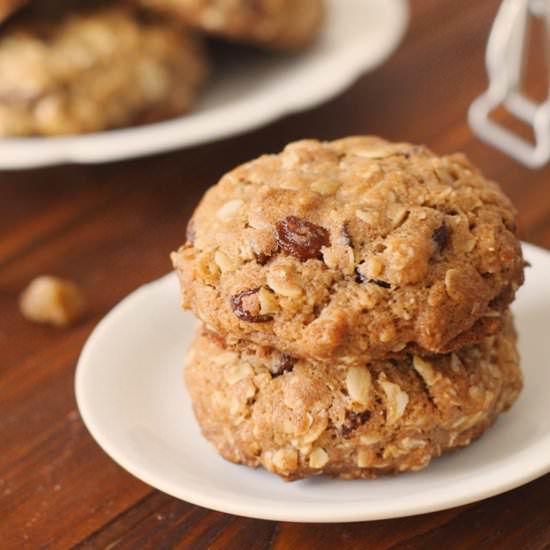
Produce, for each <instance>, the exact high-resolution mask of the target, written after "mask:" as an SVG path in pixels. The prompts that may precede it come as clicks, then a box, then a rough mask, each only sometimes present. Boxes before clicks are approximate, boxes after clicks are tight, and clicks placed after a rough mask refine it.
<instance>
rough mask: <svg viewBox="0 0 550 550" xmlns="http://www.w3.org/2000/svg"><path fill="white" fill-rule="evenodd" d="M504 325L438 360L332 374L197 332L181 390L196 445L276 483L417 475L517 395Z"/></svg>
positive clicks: (509, 332)
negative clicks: (197, 436)
mask: <svg viewBox="0 0 550 550" xmlns="http://www.w3.org/2000/svg"><path fill="white" fill-rule="evenodd" d="M518 359H519V358H518V353H517V349H516V334H515V331H514V328H513V324H512V321H511V319H508V321H507V324H506V328H505V330H504V332H503V333H501V334H499V335H497V336H494V337H490V338H488V339H485V340H483V341H482V342H481V343H479V344H476V345H473V346H469V347H466V348H462V349H461V350H459V351H457V352H455V353H452V354H446V355H437V356H432V357H430V358H420V357H417V356H410V357H408V358H407V359H403V360H399V361H398V360H388V361H378V362H374V363H370V364H368V365H367V366H365V367H354V368H347V367H341V368H340V367H338V366H335V365H334V366H327V365H320V364H314V363H311V362H307V361H303V360H296V359H294V358H292V357H289V356H288V355H285V354H281V353H278V352H276V351H272V350H266V349H262V348H255V349H253V350H251V349H247V350H246V351H244V350H243V351H242V352H240V353H237V352H235V351H228V350H225V349H224V348H223V342H222V341H221V340H219V338H218V339H216V338H215V337H213V336H212V335H211V334H209V333H207V332H205V331H204V332H202V333H200V334H199V335H198V336H197V337H196V339H195V341H194V342H193V344H192V346H191V349H190V351H189V356H188V360H187V366H186V370H185V381H186V384H187V388H188V390H189V392H190V394H191V398H192V400H193V407H194V411H195V415H196V417H197V420H198V422H199V424H200V425H201V428H202V431H203V434H204V436H205V437H206V438H207V439H208V440H210V441H211V442H212V443H213V444H214V446H215V447H216V448H217V450H218V451H219V452H220V454H221V455H222V456H223V457H224V458H226V459H227V460H230V461H232V462H236V463H241V464H246V465H248V466H252V467H259V466H263V467H264V468H266V469H267V470H270V471H272V472H274V473H276V474H278V475H280V476H281V477H283V478H285V479H287V480H295V479H300V478H304V477H307V476H312V475H320V474H328V475H331V476H335V477H340V478H344V479H358V478H375V477H378V476H380V475H383V474H388V473H397V472H405V471H411V470H420V469H421V468H424V467H425V466H427V465H428V464H429V462H430V460H431V459H432V458H433V457H437V456H439V455H441V454H442V453H443V452H446V451H449V450H452V449H455V448H458V447H464V446H466V445H468V444H470V443H471V442H472V441H473V440H474V439H476V438H477V437H479V436H480V435H481V434H482V433H483V432H484V431H485V430H486V429H487V428H488V427H489V426H490V425H491V424H492V423H493V422H494V421H495V419H496V418H497V416H498V415H499V414H500V413H501V412H502V411H504V410H506V409H508V408H509V407H510V406H511V405H512V403H513V402H514V401H515V399H516V398H517V396H518V394H519V392H520V390H521V387H522V375H521V371H520V369H519V364H518V363H519V360H518Z"/></svg>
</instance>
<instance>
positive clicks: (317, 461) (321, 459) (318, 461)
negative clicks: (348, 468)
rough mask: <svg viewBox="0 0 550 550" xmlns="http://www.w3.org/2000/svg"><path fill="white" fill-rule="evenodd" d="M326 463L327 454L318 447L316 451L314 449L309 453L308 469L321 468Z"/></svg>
mask: <svg viewBox="0 0 550 550" xmlns="http://www.w3.org/2000/svg"><path fill="white" fill-rule="evenodd" d="M327 462H328V453H327V452H326V451H325V450H324V449H321V447H318V448H317V449H314V450H313V451H311V454H310V455H309V466H310V468H316V469H319V468H322V467H323V466H325V465H326V463H327Z"/></svg>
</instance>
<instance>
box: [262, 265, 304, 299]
mask: <svg viewBox="0 0 550 550" xmlns="http://www.w3.org/2000/svg"><path fill="white" fill-rule="evenodd" d="M293 278H294V277H293V273H292V272H289V271H288V270H285V269H272V270H271V271H270V272H269V273H268V274H267V284H268V286H269V288H271V289H272V290H273V291H274V292H275V293H277V294H279V295H281V296H286V297H287V298H297V297H299V296H301V295H302V292H303V291H302V288H301V287H300V286H298V285H297V284H296V283H294V282H292V281H291V280H289V279H293Z"/></svg>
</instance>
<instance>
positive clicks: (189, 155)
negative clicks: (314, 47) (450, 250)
mask: <svg viewBox="0 0 550 550" xmlns="http://www.w3.org/2000/svg"><path fill="white" fill-rule="evenodd" d="M498 5H499V1H498V0H485V1H484V2H479V0H464V1H463V2H460V3H458V2H442V1H441V0H414V1H413V2H412V3H411V8H412V22H411V27H410V29H409V31H408V33H407V37H406V40H405V42H404V43H403V45H402V46H401V47H400V49H399V51H398V52H397V53H396V54H395V55H394V56H393V57H392V58H391V59H390V60H389V62H388V63H386V64H385V65H384V66H382V67H380V68H378V69H377V70H375V71H374V72H372V73H371V74H368V75H366V76H364V77H363V78H361V79H360V80H359V81H358V82H357V83H356V84H355V85H354V86H353V87H352V88H351V89H350V90H349V91H348V92H346V93H345V94H343V95H342V96H340V97H338V98H336V99H334V100H332V101H330V102H328V103H327V104H325V105H323V106H320V107H317V108H315V109H312V110H310V111H308V112H305V113H301V114H297V115H293V116H290V117H286V118H284V119H282V120H280V121H278V122H276V123H274V124H272V125H270V126H269V127H267V128H263V129H260V130H257V131H255V132H251V133H249V134H246V135H244V136H240V137H236V138H232V139H226V140H223V141H221V142H218V143H214V144H210V145H205V146H201V147H196V148H193V149H190V150H186V151H180V152H174V153H169V154H164V155H158V156H156V157H152V158H146V159H139V160H132V161H127V162H120V163H112V164H109V165H105V166H62V167H56V168H48V169H44V170H32V171H26V172H5V173H0V437H1V441H2V444H1V452H0V548H4V547H5V548H10V549H11V548H33V549H34V548H39V547H48V548H69V547H71V546H73V545H78V546H79V547H81V548H86V549H95V548H115V547H116V548H128V549H130V548H155V549H156V548H160V549H162V548H193V549H202V548H213V549H222V548H223V549H224V550H225V549H231V548H236V549H241V548H247V549H254V550H255V549H264V548H265V549H267V548H274V549H286V548H292V549H301V548H316V547H322V548H350V549H352V548H366V547H368V548H373V549H378V548H403V549H408V548H439V547H441V546H449V547H452V548H498V549H503V548H512V549H516V548H529V549H537V550H538V549H542V548H549V547H550V546H549V545H550V501H549V500H548V498H547V495H548V492H549V490H550V475H547V476H545V477H543V478H541V479H539V480H537V481H534V482H532V483H530V484H528V485H526V486H524V487H521V488H519V489H516V490H515V491H512V492H509V493H506V494H504V495H501V496H497V497H494V498H492V499H489V500H486V501H483V502H480V503H475V504H471V505H469V506H465V507H461V508H457V509H453V510H447V511H442V512H438V513H435V514H427V515H423V516H418V517H411V518H401V519H395V520H388V521H380V522H370V523H360V524H351V525H343V524H334V525H318V526H312V525H306V524H292V523H276V522H267V521H256V520H251V519H246V518H237V517H234V516H229V515H225V514H220V513H218V512H211V511H208V510H205V509H202V508H198V507H196V506H193V505H191V504H189V503H185V502H181V501H178V500H176V499H173V498H171V497H169V496H167V495H164V494H161V493H159V492H158V491H154V490H152V489H151V488H149V487H147V486H146V485H144V484H143V483H141V482H140V481H138V480H136V479H134V478H133V477H132V476H130V475H129V474H127V473H126V472H124V471H123V470H122V469H121V468H119V467H118V466H117V465H116V464H114V463H113V462H112V461H111V460H110V459H109V458H108V457H107V456H106V455H105V454H104V453H103V452H102V451H101V450H100V449H99V448H98V447H97V445H96V444H95V442H94V441H93V440H92V439H91V437H90V436H89V435H88V433H87V432H86V430H85V428H84V426H83V424H82V422H81V420H80V418H79V416H78V413H77V411H76V406H75V402H74V396H73V376H74V365H75V363H76V360H77V358H78V354H79V351H80V349H81V347H82V345H83V343H84V341H85V339H86V338H87V336H88V335H89V333H90V331H91V330H92V328H93V326H94V325H95V323H96V322H97V321H98V320H99V319H100V318H101V317H102V316H103V315H104V314H105V313H106V312H107V311H108V310H109V309H110V308H111V307H112V306H113V305H115V304H116V303H117V302H118V301H119V300H120V299H121V298H122V297H123V296H125V295H126V294H127V293H128V292H130V291H131V290H133V289H134V288H135V287H137V286H139V285H140V284H143V283H145V282H147V281H149V280H151V279H154V278H156V277H158V276H160V275H162V274H164V273H165V272H167V271H168V270H169V269H170V265H169V262H168V253H169V252H170V251H171V250H172V249H174V248H175V247H177V246H178V244H180V242H181V241H182V240H183V235H184V232H185V226H186V223H187V219H188V218H189V215H190V213H191V212H192V209H193V208H194V206H195V204H196V203H197V201H198V200H199V199H200V196H201V195H202V193H203V192H204V190H205V189H206V188H207V187H208V186H209V185H211V184H213V183H214V182H215V181H216V180H217V179H218V178H219V177H220V176H221V175H222V174H223V173H224V172H225V171H227V170H228V169H230V168H231V167H233V166H235V165H236V164H238V163H240V162H243V161H246V160H248V159H250V158H253V157H255V156H258V155H259V154H262V153H264V152H274V151H277V150H279V149H280V148H281V147H283V146H284V144H285V143H287V142H288V141H291V140H294V139H300V138H303V137H318V138H335V137H340V136H343V135H347V134H360V133H377V134H380V135H383V136H385V137H388V138H390V139H399V140H409V141H413V142H420V143H426V144H427V145H428V146H430V147H431V148H433V149H434V150H435V151H437V152H440V153H444V152H447V151H453V150H463V151H464V152H466V153H467V154H468V156H470V157H471V158H472V160H473V161H474V162H475V163H477V164H478V165H479V166H480V167H481V168H482V169H483V170H484V172H485V173H486V174H487V175H489V176H490V177H492V178H494V179H496V180H498V181H499V182H501V184H502V185H503V187H504V188H505V190H506V191H507V193H508V194H509V195H510V196H511V197H512V199H513V200H514V202H515V203H516V205H517V207H518V209H519V212H520V222H521V224H520V227H521V232H522V236H523V238H525V239H527V240H530V241H532V242H534V243H537V244H539V245H542V246H546V247H550V186H549V181H550V168H549V167H545V168H543V169H542V170H538V171H530V170H527V169H525V168H524V167H522V166H520V165H519V164H517V163H515V162H513V161H512V160H510V159H508V158H506V157H505V156H503V155H502V154H500V153H498V152H497V151H495V150H493V149H491V148H490V147H488V146H486V145H484V144H482V143H480V142H479V141H478V140H477V139H476V138H475V137H474V136H473V135H472V133H471V131H470V130H469V128H468V125H467V123H466V111H467V108H468V106H469V104H470V102H471V101H472V99H473V98H474V97H475V96H476V95H478V94H479V93H481V91H483V89H484V88H485V87H486V77H485V67H484V59H483V58H484V49H485V43H486V40H487V33H488V32H489V28H490V25H491V21H492V18H493V16H494V14H495V13H496V10H497V8H498ZM542 61H543V58H542V52H538V53H536V54H535V57H534V60H533V62H532V64H533V67H534V69H532V70H531V71H530V73H529V75H528V78H529V82H528V86H529V89H530V90H531V91H533V93H534V94H535V95H536V94H538V93H540V91H541V90H542V89H543V84H544V83H543V82H542V80H541V79H540V70H539V68H540V67H541V66H542ZM497 116H498V119H499V121H502V122H504V123H506V124H509V123H510V119H509V117H507V115H506V114H505V113H501V112H499V113H498V115H497ZM42 273H54V274H58V275H62V276H66V277H69V278H72V279H74V280H75V281H78V283H79V284H80V285H81V286H82V288H83V290H84V291H85V293H86V295H87V296H88V298H89V301H90V310H89V312H88V315H87V316H86V317H85V318H84V319H83V320H82V322H81V323H79V324H78V325H77V326H75V327H72V328H70V329H64V330H59V329H53V328H49V327H41V326H36V325H32V324H29V323H27V322H26V321H24V320H23V319H22V318H21V316H20V314H19V311H18V306H17V299H18V296H19V293H20V291H21V290H22V288H23V287H24V286H25V285H26V284H27V282H28V281H29V280H30V279H32V278H33V277H34V276H36V275H38V274H42Z"/></svg>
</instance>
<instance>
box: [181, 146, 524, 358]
mask: <svg viewBox="0 0 550 550" xmlns="http://www.w3.org/2000/svg"><path fill="white" fill-rule="evenodd" d="M515 231H516V230H515V210H514V208H513V207H512V205H511V203H510V201H509V200H508V199H507V198H506V197H505V196H504V194H503V193H502V192H501V190H500V189H499V187H498V186H497V185H496V184H495V183H493V182H491V181H489V180H487V179H486V178H484V177H483V176H482V175H481V174H480V173H479V171H478V170H477V169H476V168H475V167H473V166H472V165H471V164H470V163H469V162H468V161H467V159H466V158H465V157H464V156H462V155H451V156H446V157H438V156H436V155H434V154H433V153H431V152H430V151H429V150H427V149H425V148H423V147H416V146H412V145H408V144H402V143H397V144H392V143H389V142H386V141H384V140H381V139H379V138H373V137H357V138H347V139H342V140H339V141H334V142H330V143H320V142H318V141H313V140H311V141H301V142H297V143H294V144H291V145H289V146H287V147H286V148H285V150H284V151H283V152H282V153H280V154H278V155H265V156H263V157H261V158H259V159H257V160H254V161H252V162H249V163H247V164H244V165H242V166H240V167H238V168H236V169H235V170H233V171H232V172H230V173H228V174H227V175H225V176H224V177H223V178H222V179H221V181H220V182H219V183H218V184H217V185H215V186H214V187H213V188H211V189H210V190H209V191H208V192H207V194H206V195H205V197H204V199H203V201H202V202H201V204H200V205H199V207H198V208H197V210H196V212H195V214H194V215H193V219H192V221H191V223H190V226H189V235H188V239H189V240H188V243H187V244H186V245H184V246H183V247H182V248H181V249H180V250H179V251H178V252H177V253H175V254H173V256H172V259H173V262H174V266H175V267H176V270H177V271H178V274H179V277H180V280H181V285H182V294H183V305H184V306H185V307H187V308H191V309H193V311H194V312H195V314H196V315H197V316H198V317H199V318H200V319H201V320H202V321H203V322H204V323H206V325H208V327H209V328H210V329H211V330H214V331H216V332H218V333H220V334H221V335H222V336H223V338H225V339H227V340H228V342H229V344H231V345H240V342H241V341H244V340H250V341H252V342H254V343H256V344H258V345H265V346H271V347H274V348H276V349H279V350H281V351H283V352H286V353H289V354H291V355H294V356H296V357H304V358H309V359H311V360H314V361H325V362H330V363H331V364H332V365H333V366H338V365H342V364H344V365H352V364H355V363H356V362H358V361H359V362H364V361H365V360H373V359H382V358H387V357H388V356H391V355H393V356H397V355H399V354H400V353H406V352H415V353H419V354H422V355H423V354H426V353H444V352H447V351H452V350H453V349H456V348H459V347H462V346H464V345H468V344H470V343H473V342H475V341H477V340H479V339H480V338H483V337H484V336H486V335H489V334H495V333H496V332H498V330H500V328H501V326H502V315H503V312H504V311H505V310H506V308H507V307H508V304H509V303H510V302H511V301H512V299H513V297H514V294H515V291H516V289H517V287H518V286H519V285H521V283H522V282H523V259H522V255H521V249H520V244H519V241H518V238H517V236H516V233H515Z"/></svg>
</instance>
